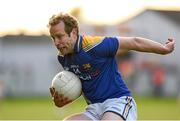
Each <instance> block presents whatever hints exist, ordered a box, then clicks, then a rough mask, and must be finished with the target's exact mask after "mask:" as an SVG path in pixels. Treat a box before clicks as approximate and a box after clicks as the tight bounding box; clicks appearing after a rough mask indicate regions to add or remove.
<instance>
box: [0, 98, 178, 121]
mask: <svg viewBox="0 0 180 121" xmlns="http://www.w3.org/2000/svg"><path fill="white" fill-rule="evenodd" d="M135 100H136V103H137V106H138V119H139V120H180V102H178V101H177V100H176V99H174V98H153V97H151V98H150V97H148V98H137V97H136V98H135ZM85 106H86V103H85V101H84V100H83V98H82V97H81V98H79V99H78V100H76V101H75V102H73V103H71V104H69V105H67V106H65V107H63V108H57V107H55V106H54V104H53V103H52V101H51V99H50V98H15V99H5V100H3V102H1V103H0V120H57V119H58V120H62V119H63V118H64V117H66V116H68V115H71V114H73V113H79V112H82V111H84V109H85Z"/></svg>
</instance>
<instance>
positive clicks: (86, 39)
mask: <svg viewBox="0 0 180 121" xmlns="http://www.w3.org/2000/svg"><path fill="white" fill-rule="evenodd" d="M103 39H104V37H101V36H94V37H92V36H83V42H82V48H83V49H84V51H85V52H87V51H89V50H91V49H92V48H94V47H96V46H97V45H99V44H100V43H101V42H102V41H103Z"/></svg>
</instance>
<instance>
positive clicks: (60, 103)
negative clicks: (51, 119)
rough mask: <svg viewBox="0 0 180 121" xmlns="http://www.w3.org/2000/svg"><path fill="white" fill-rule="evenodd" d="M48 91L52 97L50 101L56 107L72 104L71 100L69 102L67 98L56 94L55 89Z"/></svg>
mask: <svg viewBox="0 0 180 121" xmlns="http://www.w3.org/2000/svg"><path fill="white" fill-rule="evenodd" d="M49 89H50V93H51V96H52V100H53V101H54V103H55V105H56V106H57V107H63V106H64V105H66V104H68V103H70V102H72V100H69V99H68V98H66V97H64V95H63V94H58V92H57V91H56V90H55V88H53V87H50V88H49Z"/></svg>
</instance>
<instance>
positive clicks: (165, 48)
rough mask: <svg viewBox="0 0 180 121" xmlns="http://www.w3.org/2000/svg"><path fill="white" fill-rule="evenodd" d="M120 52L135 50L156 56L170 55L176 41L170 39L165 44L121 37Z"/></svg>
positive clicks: (144, 39) (119, 39) (140, 38)
mask: <svg viewBox="0 0 180 121" xmlns="http://www.w3.org/2000/svg"><path fill="white" fill-rule="evenodd" d="M118 41H119V48H118V52H117V53H119V52H121V51H129V50H135V51H139V52H148V53H156V54H162V55H165V54H169V53H171V52H172V51H173V50H174V44H175V41H174V40H173V39H172V38H169V39H168V40H167V42H166V43H165V44H161V43H158V42H156V41H153V40H150V39H146V38H142V37H119V38H118Z"/></svg>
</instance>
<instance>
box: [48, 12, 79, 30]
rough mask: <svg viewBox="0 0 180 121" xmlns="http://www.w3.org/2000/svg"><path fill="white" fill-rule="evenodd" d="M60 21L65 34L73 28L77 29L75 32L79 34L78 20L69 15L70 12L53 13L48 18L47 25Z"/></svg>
mask: <svg viewBox="0 0 180 121" xmlns="http://www.w3.org/2000/svg"><path fill="white" fill-rule="evenodd" d="M61 21H62V22H63V23H64V25H65V32H66V33H67V34H70V33H71V32H72V30H73V29H74V28H76V29H77V34H79V25H78V21H77V20H76V18H74V17H73V16H71V15H70V14H67V13H62V12H61V13H59V14H56V15H53V16H52V17H51V18H50V19H49V23H48V27H51V26H54V25H57V24H58V23H60V22H61Z"/></svg>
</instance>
